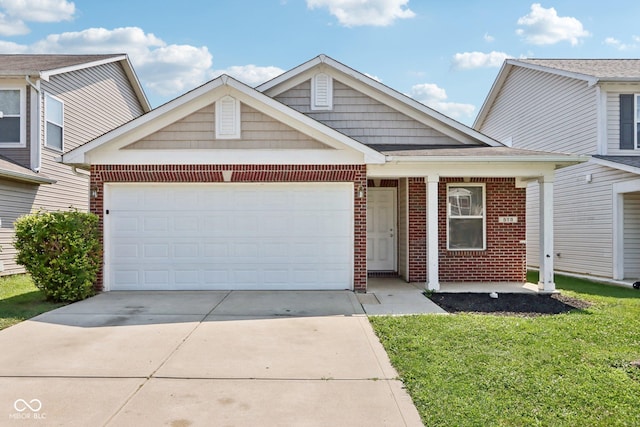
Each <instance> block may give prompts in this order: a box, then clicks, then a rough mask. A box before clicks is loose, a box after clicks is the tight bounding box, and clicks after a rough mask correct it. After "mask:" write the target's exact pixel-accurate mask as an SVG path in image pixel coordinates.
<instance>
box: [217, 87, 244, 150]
mask: <svg viewBox="0 0 640 427" xmlns="http://www.w3.org/2000/svg"><path fill="white" fill-rule="evenodd" d="M216 138H218V139H239V138H240V101H238V100H237V99H235V98H233V97H231V96H225V97H224V98H220V99H219V100H218V101H216Z"/></svg>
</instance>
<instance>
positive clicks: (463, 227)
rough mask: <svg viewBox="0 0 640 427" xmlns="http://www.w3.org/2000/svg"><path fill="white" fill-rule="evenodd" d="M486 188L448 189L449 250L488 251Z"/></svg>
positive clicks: (467, 185)
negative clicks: (486, 249)
mask: <svg viewBox="0 0 640 427" xmlns="http://www.w3.org/2000/svg"><path fill="white" fill-rule="evenodd" d="M485 217H486V215H485V185H484V184H482V183H478V184H448V185H447V249H449V250H484V249H485V248H486V221H485Z"/></svg>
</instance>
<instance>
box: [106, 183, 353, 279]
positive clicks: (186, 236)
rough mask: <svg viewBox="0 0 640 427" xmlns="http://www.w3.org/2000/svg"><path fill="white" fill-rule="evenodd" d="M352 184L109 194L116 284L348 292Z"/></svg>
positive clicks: (164, 187) (140, 187)
mask: <svg viewBox="0 0 640 427" xmlns="http://www.w3.org/2000/svg"><path fill="white" fill-rule="evenodd" d="M352 190H353V187H352V185H351V184H340V183H331V184H294V185H291V184H210V185H209V184H207V185H202V184H157V185H156V184H151V185H150V184H136V185H131V186H129V185H113V188H110V190H109V192H108V193H109V198H108V200H109V204H111V206H110V207H107V206H105V208H108V209H110V210H111V211H112V212H111V215H109V216H108V217H106V218H105V230H106V231H107V230H108V243H109V244H108V248H109V250H108V252H109V253H108V259H107V262H108V268H107V270H108V280H109V283H108V284H107V285H108V286H109V287H110V289H345V288H351V285H352V274H353V200H352V197H353V196H352Z"/></svg>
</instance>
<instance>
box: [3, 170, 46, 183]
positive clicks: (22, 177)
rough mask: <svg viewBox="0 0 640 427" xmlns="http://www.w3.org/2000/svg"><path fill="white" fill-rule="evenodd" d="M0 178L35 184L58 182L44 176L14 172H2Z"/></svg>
mask: <svg viewBox="0 0 640 427" xmlns="http://www.w3.org/2000/svg"><path fill="white" fill-rule="evenodd" d="M0 177H4V178H9V179H15V180H18V181H23V182H31V183H34V184H55V183H56V182H57V181H56V180H55V179H51V178H45V177H43V176H33V175H28V174H25V173H20V172H12V171H8V170H0Z"/></svg>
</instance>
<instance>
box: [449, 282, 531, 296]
mask: <svg viewBox="0 0 640 427" xmlns="http://www.w3.org/2000/svg"><path fill="white" fill-rule="evenodd" d="M438 292H448V293H478V294H484V293H491V292H498V293H506V294H537V293H540V292H539V290H538V285H537V284H535V283H529V282H526V283H520V282H444V283H442V282H441V283H440V290H439V291H438Z"/></svg>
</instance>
